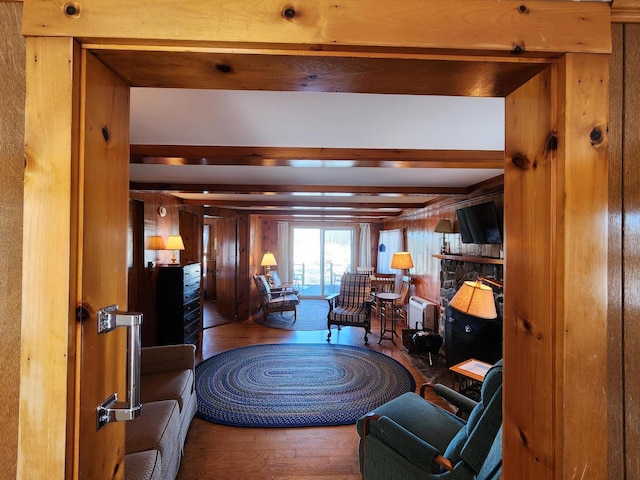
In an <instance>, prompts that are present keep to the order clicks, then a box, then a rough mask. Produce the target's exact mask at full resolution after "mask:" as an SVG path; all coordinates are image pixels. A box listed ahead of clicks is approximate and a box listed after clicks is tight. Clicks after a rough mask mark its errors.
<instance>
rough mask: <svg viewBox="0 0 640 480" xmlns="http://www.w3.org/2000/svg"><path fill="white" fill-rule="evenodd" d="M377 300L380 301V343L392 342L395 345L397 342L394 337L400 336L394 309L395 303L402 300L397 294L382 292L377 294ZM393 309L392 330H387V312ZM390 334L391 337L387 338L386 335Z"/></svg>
mask: <svg viewBox="0 0 640 480" xmlns="http://www.w3.org/2000/svg"><path fill="white" fill-rule="evenodd" d="M376 298H377V299H379V300H380V302H381V305H380V310H379V311H380V340H378V343H380V342H381V341H382V340H391V341H392V342H393V344H394V345H395V344H396V342H395V340H394V339H393V336H394V335H395V336H396V337H397V336H398V334H397V333H396V310H395V309H394V308H393V303H394V302H395V301H396V300H398V299H399V298H400V295H398V294H397V293H390V292H381V293H376ZM389 307H391V330H388V329H387V312H388V308H389ZM387 332H389V335H390V336H389V337H385V334H386V333H387Z"/></svg>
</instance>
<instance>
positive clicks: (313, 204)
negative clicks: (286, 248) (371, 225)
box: [182, 199, 424, 213]
mask: <svg viewBox="0 0 640 480" xmlns="http://www.w3.org/2000/svg"><path fill="white" fill-rule="evenodd" d="M182 203H183V204H185V205H200V206H205V207H206V206H213V207H220V206H222V207H227V208H234V207H235V208H243V207H244V208H268V207H285V208H294V207H309V208H345V209H347V208H348V209H372V208H376V209H383V211H382V213H385V212H384V209H390V210H396V209H400V210H401V209H405V208H422V207H423V206H424V202H393V203H391V202H377V203H369V202H331V201H329V202H328V201H320V202H317V201H298V200H295V201H293V200H292V201H288V200H283V201H272V202H256V201H247V200H241V201H238V200H199V199H183V201H182Z"/></svg>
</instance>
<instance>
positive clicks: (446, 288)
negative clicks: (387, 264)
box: [435, 255, 504, 365]
mask: <svg viewBox="0 0 640 480" xmlns="http://www.w3.org/2000/svg"><path fill="white" fill-rule="evenodd" d="M435 256H436V257H437V258H440V322H439V327H438V329H439V333H440V335H442V337H443V338H444V339H445V343H444V346H443V348H444V351H445V354H447V364H449V365H452V364H455V363H457V360H459V359H465V358H470V357H474V358H477V357H478V356H480V357H485V358H486V359H487V360H485V361H490V362H493V361H495V360H494V358H495V357H496V356H499V354H500V349H501V344H502V338H501V337H502V334H501V332H502V317H503V295H504V294H503V291H502V288H500V287H497V286H495V285H491V284H489V286H490V287H491V288H492V289H493V296H494V300H495V302H496V312H497V315H498V317H497V318H496V319H495V320H493V321H487V320H482V321H479V319H476V318H475V317H469V316H468V315H464V314H462V313H460V312H457V311H455V310H452V309H451V308H448V307H449V302H450V301H451V299H452V298H453V296H454V295H455V294H456V292H457V291H458V289H459V288H460V286H461V285H462V283H463V282H465V281H467V280H470V281H475V280H477V279H478V277H484V278H487V279H489V280H491V281H493V282H497V283H498V284H500V285H502V284H503V274H504V261H503V260H501V259H496V258H487V257H473V256H466V255H465V256H462V255H460V256H458V255H435ZM456 322H458V325H456ZM463 324H464V325H463ZM478 326H481V327H482V330H483V331H482V332H479V330H480V329H479V328H478ZM456 332H458V333H456ZM476 334H479V335H480V336H481V338H477V337H474V335H476ZM461 336H462V337H465V336H466V337H468V338H466V339H465V338H461ZM447 343H449V345H447ZM454 350H455V351H454ZM465 350H466V351H465ZM478 359H479V360H483V358H478ZM496 360H497V358H496Z"/></svg>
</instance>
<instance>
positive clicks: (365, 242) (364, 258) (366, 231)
mask: <svg viewBox="0 0 640 480" xmlns="http://www.w3.org/2000/svg"><path fill="white" fill-rule="evenodd" d="M358 266H359V267H370V266H371V224H370V223H361V224H360V253H359V254H358Z"/></svg>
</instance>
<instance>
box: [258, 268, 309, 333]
mask: <svg viewBox="0 0 640 480" xmlns="http://www.w3.org/2000/svg"><path fill="white" fill-rule="evenodd" d="M253 281H254V283H255V284H256V291H257V292H258V296H259V297H260V309H261V310H262V312H263V314H264V315H268V314H269V313H273V312H278V313H283V312H293V321H294V322H295V321H296V320H297V317H298V312H297V308H296V307H297V306H298V304H299V303H300V298H299V297H298V295H296V294H295V293H293V291H291V292H287V291H282V290H280V291H278V292H277V293H272V291H271V287H270V286H269V282H268V281H267V279H266V278H265V276H264V275H254V277H253Z"/></svg>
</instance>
